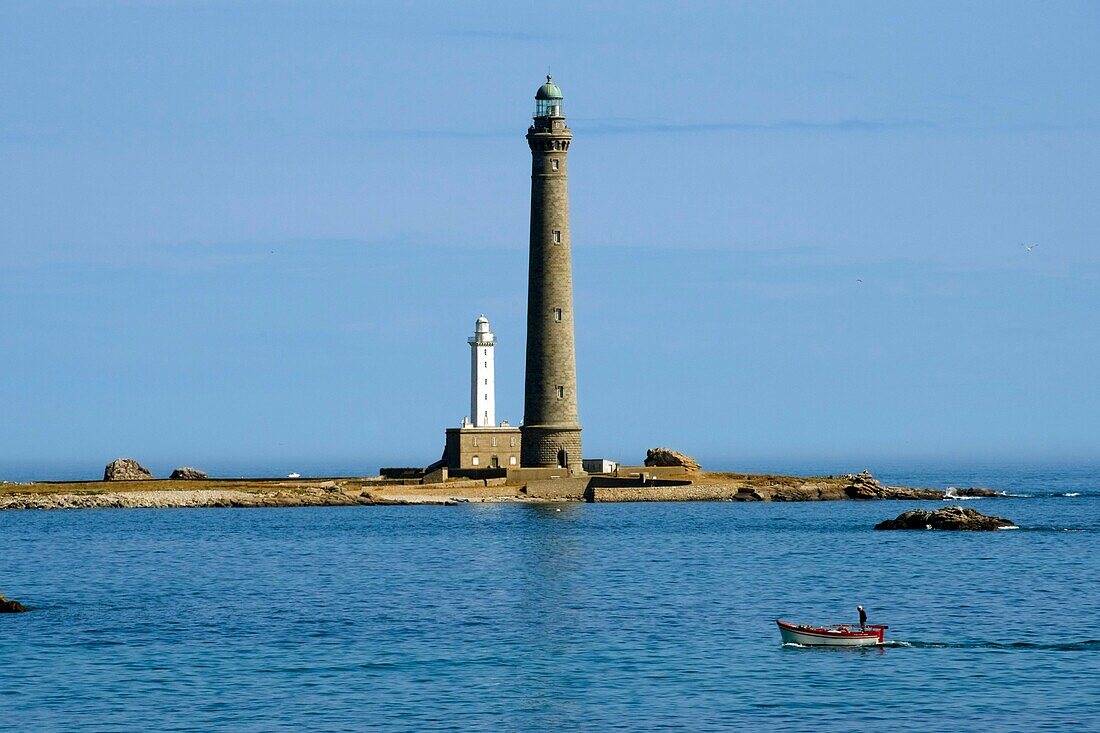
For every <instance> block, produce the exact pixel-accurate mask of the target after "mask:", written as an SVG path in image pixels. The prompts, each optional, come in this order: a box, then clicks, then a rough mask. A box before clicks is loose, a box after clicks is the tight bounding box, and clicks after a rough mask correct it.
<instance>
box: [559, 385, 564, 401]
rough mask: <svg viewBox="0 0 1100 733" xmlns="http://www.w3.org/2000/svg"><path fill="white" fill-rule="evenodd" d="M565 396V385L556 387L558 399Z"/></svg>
mask: <svg viewBox="0 0 1100 733" xmlns="http://www.w3.org/2000/svg"><path fill="white" fill-rule="evenodd" d="M562 397H565V387H558V399H559V400H560V399H561V398H562Z"/></svg>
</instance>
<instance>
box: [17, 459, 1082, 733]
mask: <svg viewBox="0 0 1100 733" xmlns="http://www.w3.org/2000/svg"><path fill="white" fill-rule="evenodd" d="M779 468H782V467H779ZM856 468H857V469H858V468H862V467H856ZM872 469H875V467H872ZM878 472H879V475H880V476H881V477H882V478H883V479H884V480H886V481H889V482H891V483H909V484H917V485H926V486H947V485H958V486H965V485H989V486H996V487H999V488H1004V489H1006V490H1008V491H1009V492H1010V493H1016V494H1027V495H1028V496H1022V497H1018V498H1009V499H997V500H993V499H981V500H973V501H969V502H967V505H968V506H972V507H975V508H978V509H979V510H981V511H983V512H986V513H994V514H998V515H1001V516H1006V517H1009V518H1011V519H1013V520H1015V521H1016V522H1017V523H1018V524H1019V525H1020V526H1021V527H1022V529H1020V530H1012V531H1002V532H997V533H974V534H965V533H958V534H956V533H946V532H944V533H940V532H913V533H897V532H874V531H872V530H871V527H872V525H874V524H875V523H876V522H878V521H880V520H882V519H884V518H887V517H893V516H895V515H896V514H898V513H900V512H901V511H903V510H905V509H909V508H914V507H917V506H923V507H925V508H927V507H928V504H927V503H909V502H871V503H857V502H826V503H808V504H735V503H710V504H690V503H688V504H633V505H631V504H622V505H581V504H567V505H559V506H554V505H543V506H531V505H522V506H521V505H473V504H471V505H463V506H458V507H348V508H323V509H265V510H232V509H200V510H184V509H177V510H166V511H165V510H123V511H118V510H90V511H54V512H3V513H0V591H3V592H4V593H5V594H7V595H8V596H9V597H13V598H18V599H20V600H21V601H23V602H24V603H26V604H28V605H30V606H32V607H33V611H32V612H31V613H27V614H21V615H8V616H0V729H5V730H19V731H52V730H66V731H67V730H80V731H182V730H202V731H238V732H241V731H284V730H285V731H290V730H294V731H307V730H308V731H359V730H383V731H385V730H410V731H411V730H417V731H419V730H462V731H468V730H472V731H481V730H485V731H500V730H504V731H541V730H591V731H602V730H631V731H635V730H685V731H707V730H753V731H757V730H758V731H773V730H774V731H803V730H805V731H830V730H859V731H867V730H884V731H885V730H889V731H922V732H927V731H938V730H952V731H959V730H963V731H986V730H997V731H1016V730H1018V731H1036V730H1067V729H1068V730H1100V471H1098V470H1097V468H1096V467H1087V466H1085V467H1061V468H1057V469H1056V468H1052V467H1031V468H1027V469H1024V468H1019V467H1016V468H1011V467H1010V468H1005V467H1000V468H998V467H988V466H986V467H981V466H978V467H971V468H969V469H965V468H961V467H955V468H951V469H932V468H927V467H924V468H920V467H909V468H906V469H894V470H893V471H891V470H890V469H889V468H882V467H879V471H878ZM1064 494H1077V495H1076V496H1064ZM857 603H862V604H863V605H864V606H865V607H867V608H868V609H869V612H870V617H871V620H872V621H873V622H877V623H886V624H889V625H890V631H889V632H888V636H889V638H892V639H893V640H895V642H896V644H897V645H895V646H890V647H888V648H884V649H875V650H847V651H845V650H840V651H827V650H812V649H800V648H791V647H783V646H781V644H780V641H779V635H778V633H777V631H776V629H775V626H774V623H773V619H775V618H776V617H777V616H782V617H785V618H790V619H794V620H798V621H811V622H833V621H848V620H854V616H855V610H854V607H855V605H856V604H857Z"/></svg>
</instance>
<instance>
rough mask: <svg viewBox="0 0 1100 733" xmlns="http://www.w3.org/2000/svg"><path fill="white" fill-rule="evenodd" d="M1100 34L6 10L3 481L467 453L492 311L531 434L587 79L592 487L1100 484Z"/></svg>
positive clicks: (580, 205) (524, 11) (840, 24)
mask: <svg viewBox="0 0 1100 733" xmlns="http://www.w3.org/2000/svg"><path fill="white" fill-rule="evenodd" d="M1098 31H1100V5H1098V4H1096V3H1073V2H1064V3H1042V4H1040V3H1008V2H991V3H966V4H959V3H954V2H944V3H913V4H910V5H908V6H903V5H902V4H900V3H828V4H825V3H808V2H807V3H774V2H761V3H687V4H665V3H652V4H647V3H636V2H632V3H598V2H597V3H592V2H586V3H581V4H571V3H555V4H553V6H552V12H548V10H547V6H546V5H545V3H516V2H508V3H478V4H469V5H463V4H456V3H419V4H412V5H409V6H406V5H404V4H398V3H393V4H388V3H381V2H379V3H344V2H333V3H328V2H309V3H289V2H270V3H245V2H218V3H204V2H168V1H165V2H116V3H104V2H69V3H62V4H50V3H40V2H34V3H19V2H16V3H5V4H3V6H2V7H0V69H2V72H0V99H2V100H3V112H2V113H0V163H2V165H0V257H2V262H3V267H2V268H0V353H2V354H3V355H4V358H3V360H2V365H3V366H2V367H0V399H2V403H3V407H4V415H5V419H4V420H3V421H0V473H2V472H3V466H4V465H8V466H10V465H14V464H18V463H28V462H29V463H34V462H44V461H60V462H71V463H73V464H76V465H88V466H91V467H92V469H93V470H95V469H98V468H99V467H100V466H102V465H103V464H104V463H106V462H107V461H109V460H110V459H112V458H114V457H116V456H119V455H127V456H133V457H136V458H139V459H141V460H144V461H145V462H147V463H149V464H151V465H154V466H166V467H167V468H169V469H170V468H171V467H173V466H175V465H181V464H193V465H200V466H222V467H230V468H231V467H234V466H245V465H248V466H270V467H271V469H272V470H281V468H282V467H284V466H291V467H293V466H294V465H298V464H304V463H308V462H310V461H313V462H326V461H328V462H333V463H339V464H340V465H342V466H349V467H352V468H354V467H358V466H360V465H361V466H362V467H363V470H364V471H367V470H373V469H375V468H377V467H378V465H380V464H383V463H385V464H405V463H425V462H428V461H430V460H432V459H434V458H436V457H437V456H438V454H439V452H440V451H441V449H442V438H443V429H444V427H446V426H449V425H456V424H457V423H458V421H459V420H460V419H461V418H462V416H463V415H464V414H465V413H466V412H467V410H468V392H467V390H468V387H467V379H468V374H467V370H468V355H467V349H468V347H467V346H466V343H465V338H466V336H467V335H468V332H470V331H471V330H472V326H473V321H474V319H475V318H476V317H477V315H478V314H479V313H482V312H484V313H486V314H487V315H488V316H489V317H490V319H491V321H492V324H493V328H494V331H496V333H497V335H498V338H499V341H500V346H499V347H498V357H497V370H498V380H499V382H500V384H499V388H498V394H497V402H498V416H499V417H503V418H508V419H510V420H512V421H513V422H518V421H519V419H520V418H521V417H522V411H523V406H522V377H523V341H524V322H525V320H524V318H525V317H524V307H525V297H526V283H525V276H526V247H527V217H528V206H529V203H528V196H529V174H530V171H529V165H530V160H529V153H528V151H527V146H526V143H525V141H524V139H523V135H524V132H525V131H526V126H527V124H528V123H529V118H530V115H531V112H532V108H533V99H532V98H533V94H534V91H535V89H536V87H537V86H538V84H539V83H540V81H541V80H542V77H543V75H544V74H545V73H546V70H547V68H548V67H550V68H551V70H552V71H553V73H554V76H555V79H556V81H558V82H559V83H560V84H561V86H562V89H563V90H564V92H565V95H566V110H567V114H568V115H569V122H570V125H571V127H572V128H573V131H574V143H573V146H572V147H571V149H570V153H571V155H570V176H571V179H570V185H571V201H572V213H573V220H572V230H573V231H572V239H573V243H574V258H575V259H574V266H575V268H576V277H575V285H576V311H577V348H578V370H579V385H578V389H579V394H580V398H581V419H582V423H583V425H584V427H585V434H584V437H585V445H586V451H585V452H586V454H588V455H590V456H597V455H601V456H602V455H606V456H610V457H614V458H619V459H622V460H626V461H637V460H639V459H640V457H641V456H643V455H644V451H645V448H646V447H650V446H653V445H657V444H667V445H671V446H673V447H677V448H680V449H682V450H685V451H687V452H690V453H693V454H695V455H697V456H699V457H700V458H702V459H703V460H704V462H705V463H708V464H709V465H712V466H723V467H736V466H738V465H748V464H752V465H754V466H761V465H766V464H767V463H768V461H774V462H777V463H778V462H783V461H790V460H808V461H813V460H821V461H840V462H843V461H850V462H852V464H853V467H854V468H859V467H861V466H862V465H863V463H866V462H871V461H875V460H884V459H898V460H904V459H931V460H945V461H946V460H969V459H975V460H976V459H989V460H1000V459H1013V460H1020V459H1028V460H1062V459H1084V460H1096V459H1100V419H1098V417H1097V416H1098V415H1100V389H1098V388H1097V382H1098V376H1097V373H1098V371H1100V369H1098V366H1100V246H1098V237H1097V232H1098V231H1100V206H1097V204H1096V197H1097V193H1096V192H1097V191H1098V190H1100V73H1098V72H1097V69H1100V46H1098V45H1097V44H1096V38H1097V32H1098ZM1021 242H1028V243H1038V244H1039V247H1037V248H1036V249H1034V250H1032V251H1031V252H1028V251H1026V250H1025V249H1024V248H1023V247H1022V246H1021ZM860 281H862V282H860ZM227 470H228V469H227ZM0 478H3V476H2V475H0Z"/></svg>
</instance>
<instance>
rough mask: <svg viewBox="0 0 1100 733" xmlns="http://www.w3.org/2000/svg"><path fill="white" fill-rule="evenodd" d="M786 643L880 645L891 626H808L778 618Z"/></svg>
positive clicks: (803, 644)
mask: <svg viewBox="0 0 1100 733" xmlns="http://www.w3.org/2000/svg"><path fill="white" fill-rule="evenodd" d="M775 623H776V624H777V625H778V626H779V634H780V636H782V637H783V643H784V644H801V645H802V646H878V645H879V644H882V643H883V636H884V634H885V632H886V629H888V628H890V627H889V626H877V625H873V624H866V625H864V626H863V628H860V626H859V624H855V625H854V626H849V625H847V624H833V625H832V626H806V625H805V624H792V623H789V622H787V621H780V620H779V619H776V622H775Z"/></svg>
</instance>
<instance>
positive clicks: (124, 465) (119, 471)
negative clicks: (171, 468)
mask: <svg viewBox="0 0 1100 733" xmlns="http://www.w3.org/2000/svg"><path fill="white" fill-rule="evenodd" d="M151 478H153V474H151V473H149V471H148V469H146V468H145V466H143V465H141V464H140V463H138V462H137V461H135V460H134V459H133V458H116V459H115V460H113V461H111V462H110V463H108V464H107V467H106V468H104V469H103V480H104V481H148V480H149V479H151Z"/></svg>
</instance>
